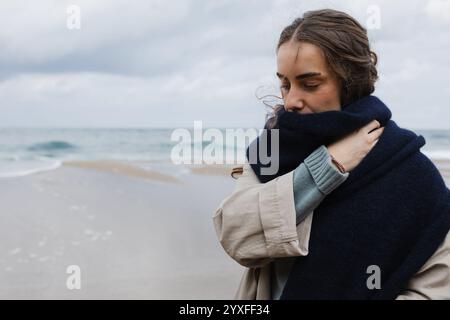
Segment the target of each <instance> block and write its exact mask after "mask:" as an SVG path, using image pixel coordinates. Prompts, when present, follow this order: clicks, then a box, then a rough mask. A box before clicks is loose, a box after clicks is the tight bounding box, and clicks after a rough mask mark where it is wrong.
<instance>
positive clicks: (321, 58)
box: [277, 41, 327, 77]
mask: <svg viewBox="0 0 450 320" xmlns="http://www.w3.org/2000/svg"><path fill="white" fill-rule="evenodd" d="M277 66H278V72H279V73H281V74H283V75H285V76H288V77H289V75H292V76H293V77H295V76H297V75H298V74H301V73H307V72H321V73H324V74H325V73H327V61H326V59H325V55H324V54H323V51H322V49H320V48H319V47H318V46H316V45H314V44H311V43H308V42H298V41H289V42H286V43H284V44H283V45H281V46H280V48H279V49H278V53H277Z"/></svg>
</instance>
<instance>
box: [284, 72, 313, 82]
mask: <svg viewBox="0 0 450 320" xmlns="http://www.w3.org/2000/svg"><path fill="white" fill-rule="evenodd" d="M321 75H322V74H321V73H320V72H307V73H303V74H300V75H298V76H296V77H295V79H297V80H303V79H306V78H311V77H317V76H321ZM277 77H278V78H279V79H285V78H286V76H285V75H282V74H281V73H278V72H277Z"/></svg>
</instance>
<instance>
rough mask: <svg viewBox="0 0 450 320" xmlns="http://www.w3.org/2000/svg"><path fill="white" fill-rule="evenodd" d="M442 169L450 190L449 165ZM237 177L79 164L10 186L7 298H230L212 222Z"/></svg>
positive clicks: (1, 193)
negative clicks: (72, 279) (75, 280)
mask: <svg viewBox="0 0 450 320" xmlns="http://www.w3.org/2000/svg"><path fill="white" fill-rule="evenodd" d="M435 164H436V165H437V166H438V168H439V169H440V171H441V172H442V174H443V176H444V177H445V179H446V182H447V185H449V181H450V162H448V161H435ZM229 170H230V167H221V166H208V167H202V166H190V167H182V168H180V167H176V166H173V165H157V164H145V163H144V164H143V163H141V164H139V165H136V164H132V163H125V162H117V161H91V162H82V161H77V162H68V163H65V164H64V165H63V166H61V167H60V168H58V169H56V170H52V171H47V172H42V173H38V174H33V175H28V176H24V177H15V178H2V179H1V180H0V203H1V205H0V212H1V223H0V228H1V233H2V240H3V241H1V243H0V248H1V252H2V254H1V255H0V283H1V286H0V298H2V299H51V298H56V299H231V298H232V297H233V295H234V293H235V291H236V288H237V286H238V284H239V280H240V276H241V274H242V272H243V270H244V269H243V267H241V266H239V265H238V264H237V263H235V262H234V261H232V260H231V259H230V258H229V257H228V256H227V255H226V254H225V253H224V252H223V250H222V248H221V247H220V244H219V243H218V241H217V238H216V235H215V233H214V227H213V224H212V215H213V213H214V209H215V208H216V207H217V205H218V204H219V202H220V201H221V200H222V199H223V198H224V197H225V196H227V195H228V194H230V192H231V191H232V189H233V187H234V180H233V179H231V178H230V177H229V172H230V171H229ZM70 265H77V266H79V267H80V269H81V289H80V290H69V289H68V288H67V286H66V281H67V278H68V276H69V274H67V273H66V269H67V267H68V266H70Z"/></svg>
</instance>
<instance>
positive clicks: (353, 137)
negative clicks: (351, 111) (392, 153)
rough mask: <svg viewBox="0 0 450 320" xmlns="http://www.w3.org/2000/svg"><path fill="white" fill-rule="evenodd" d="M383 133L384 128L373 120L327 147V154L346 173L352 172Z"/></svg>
mask: <svg viewBox="0 0 450 320" xmlns="http://www.w3.org/2000/svg"><path fill="white" fill-rule="evenodd" d="M377 128H378V129H377ZM374 129H376V130H374ZM372 130H374V131H372ZM371 131H372V132H371ZM383 131H384V127H380V123H379V122H378V121H377V120H373V121H372V122H370V123H368V124H367V125H365V126H364V127H362V128H360V129H359V130H357V131H355V132H353V133H351V134H349V135H347V136H345V137H343V138H341V139H340V140H338V141H336V142H334V143H333V144H331V145H329V146H328V147H327V148H328V152H329V153H330V154H331V155H332V156H333V157H334V158H335V159H336V160H337V161H339V162H340V163H341V164H342V165H343V166H344V167H345V170H346V171H347V172H348V171H352V170H353V169H354V168H356V167H357V166H358V165H359V163H360V162H361V161H362V159H364V157H365V156H366V155H367V154H368V153H369V152H370V150H372V148H373V147H374V146H375V145H376V143H377V142H378V139H379V138H380V136H381V134H382V133H383Z"/></svg>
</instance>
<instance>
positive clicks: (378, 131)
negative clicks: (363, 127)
mask: <svg viewBox="0 0 450 320" xmlns="http://www.w3.org/2000/svg"><path fill="white" fill-rule="evenodd" d="M383 131H384V127H381V128H378V129H375V130H374V131H372V132H371V133H368V134H367V135H368V136H369V139H370V140H372V141H373V140H378V139H379V138H380V136H381V135H382V134H383Z"/></svg>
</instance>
